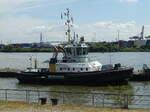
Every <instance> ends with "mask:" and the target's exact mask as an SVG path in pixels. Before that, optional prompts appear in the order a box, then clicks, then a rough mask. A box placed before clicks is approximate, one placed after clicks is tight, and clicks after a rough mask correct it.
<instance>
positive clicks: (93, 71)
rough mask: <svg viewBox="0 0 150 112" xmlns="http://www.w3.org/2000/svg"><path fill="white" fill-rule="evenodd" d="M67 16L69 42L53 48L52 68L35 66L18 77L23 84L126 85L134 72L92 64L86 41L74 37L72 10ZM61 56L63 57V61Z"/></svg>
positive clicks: (96, 63) (127, 69) (120, 67)
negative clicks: (72, 31) (124, 83)
mask: <svg viewBox="0 0 150 112" xmlns="http://www.w3.org/2000/svg"><path fill="white" fill-rule="evenodd" d="M64 16H65V17H66V18H67V22H65V25H67V32H66V35H67V37H68V42H67V43H64V44H62V45H55V46H53V47H54V50H55V52H54V53H53V57H52V58H51V59H50V61H49V68H47V69H45V68H44V69H43V68H37V67H36V66H35V68H34V69H32V68H30V69H28V71H26V72H22V73H20V75H19V76H18V77H17V79H18V80H19V82H20V83H38V84H71V85H74V84H77V85H103V84H108V85H109V84H120V83H123V82H125V81H126V80H127V79H128V78H129V77H130V76H131V74H132V71H133V69H132V68H128V67H122V66H121V65H120V64H116V65H115V66H113V65H110V64H109V65H102V64H101V63H99V62H98V61H90V60H89V57H88V46H87V45H86V43H85V41H84V37H81V38H80V39H78V35H76V34H74V36H73V37H72V36H71V27H72V22H73V19H72V17H70V12H69V9H67V12H65V13H64ZM62 18H63V17H62ZM60 52H61V53H62V54H63V57H62V58H61V59H60V60H59V59H58V54H59V53H60Z"/></svg>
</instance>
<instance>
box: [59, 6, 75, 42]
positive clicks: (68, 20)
mask: <svg viewBox="0 0 150 112" xmlns="http://www.w3.org/2000/svg"><path fill="white" fill-rule="evenodd" d="M63 16H64V17H66V22H65V25H66V26H67V31H66V35H67V37H68V42H70V41H71V40H72V38H71V27H73V18H72V17H71V15H70V10H69V8H67V9H66V12H64V14H61V19H63Z"/></svg>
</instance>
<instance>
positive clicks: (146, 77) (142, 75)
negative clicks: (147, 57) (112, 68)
mask: <svg viewBox="0 0 150 112" xmlns="http://www.w3.org/2000/svg"><path fill="white" fill-rule="evenodd" d="M130 80H131V81H150V68H149V67H148V66H147V65H146V64H143V70H142V71H139V72H135V73H133V75H132V77H131V79H130Z"/></svg>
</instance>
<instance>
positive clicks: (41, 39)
mask: <svg viewBox="0 0 150 112" xmlns="http://www.w3.org/2000/svg"><path fill="white" fill-rule="evenodd" d="M42 42H43V34H42V32H41V33H40V43H42Z"/></svg>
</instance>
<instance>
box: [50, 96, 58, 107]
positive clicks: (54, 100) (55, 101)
mask: <svg viewBox="0 0 150 112" xmlns="http://www.w3.org/2000/svg"><path fill="white" fill-rule="evenodd" d="M51 101H52V106H55V105H57V104H58V99H54V98H52V99H51Z"/></svg>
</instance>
